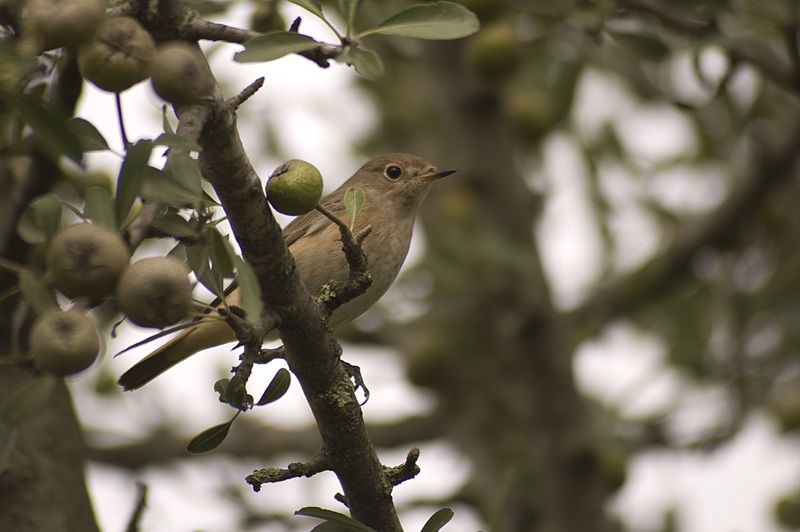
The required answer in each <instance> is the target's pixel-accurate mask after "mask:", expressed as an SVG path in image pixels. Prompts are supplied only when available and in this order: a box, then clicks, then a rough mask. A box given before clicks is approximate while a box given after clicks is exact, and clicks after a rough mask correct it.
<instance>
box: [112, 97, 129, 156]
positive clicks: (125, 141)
mask: <svg viewBox="0 0 800 532" xmlns="http://www.w3.org/2000/svg"><path fill="white" fill-rule="evenodd" d="M114 99H115V101H116V102H117V120H118V121H119V134H120V136H121V137H122V145H123V146H124V147H125V150H126V151H127V150H128V146H130V143H129V142H128V134H127V133H126V132H125V121H124V120H123V119H122V98H121V96H120V93H118V92H115V93H114Z"/></svg>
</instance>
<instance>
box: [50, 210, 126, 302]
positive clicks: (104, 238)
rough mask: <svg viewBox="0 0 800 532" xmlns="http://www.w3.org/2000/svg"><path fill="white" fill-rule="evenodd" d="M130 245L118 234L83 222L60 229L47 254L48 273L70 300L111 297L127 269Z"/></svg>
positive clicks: (94, 299)
mask: <svg viewBox="0 0 800 532" xmlns="http://www.w3.org/2000/svg"><path fill="white" fill-rule="evenodd" d="M129 260H130V252H129V251H128V246H127V245H126V244H125V242H124V241H123V240H122V238H120V237H119V235H117V234H116V233H114V232H112V231H110V230H108V229H105V228H104V227H100V226H99V225H95V224H89V223H81V224H75V225H70V226H67V227H64V228H63V229H61V230H60V231H59V232H58V233H56V235H55V236H54V237H53V241H52V242H51V243H50V248H49V249H48V252H47V270H48V273H49V275H50V279H51V280H52V282H53V284H54V285H55V287H56V288H58V289H59V290H60V291H61V292H63V293H64V295H66V296H68V297H72V298H75V297H85V298H88V299H89V300H91V301H92V302H97V301H100V300H101V299H103V298H104V297H106V296H107V295H109V294H110V293H111V292H112V291H113V290H114V286H115V285H116V283H117V279H118V278H119V275H120V274H121V273H122V270H124V269H125V268H126V267H127V266H128V262H129Z"/></svg>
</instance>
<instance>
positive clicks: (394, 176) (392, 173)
mask: <svg viewBox="0 0 800 532" xmlns="http://www.w3.org/2000/svg"><path fill="white" fill-rule="evenodd" d="M383 175H385V176H386V177H387V178H388V179H389V180H391V181H397V180H398V179H400V178H401V177H403V169H402V168H400V167H399V166H395V165H391V166H387V167H386V170H384V172H383Z"/></svg>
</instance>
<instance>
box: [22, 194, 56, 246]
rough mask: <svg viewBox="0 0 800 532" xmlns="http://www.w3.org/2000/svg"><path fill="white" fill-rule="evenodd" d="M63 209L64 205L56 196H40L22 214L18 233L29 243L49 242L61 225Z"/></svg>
mask: <svg viewBox="0 0 800 532" xmlns="http://www.w3.org/2000/svg"><path fill="white" fill-rule="evenodd" d="M62 210H63V205H62V203H61V202H60V201H59V200H58V198H56V197H55V196H51V195H49V194H48V195H44V196H39V197H38V198H36V199H34V200H33V201H31V203H30V205H28V208H27V209H25V212H24V213H22V216H20V219H19V222H17V234H18V235H19V237H20V238H21V239H22V240H23V241H25V242H27V243H28V244H41V243H43V242H47V241H48V240H50V238H52V237H53V235H54V234H56V232H58V230H59V228H60V227H61V213H62Z"/></svg>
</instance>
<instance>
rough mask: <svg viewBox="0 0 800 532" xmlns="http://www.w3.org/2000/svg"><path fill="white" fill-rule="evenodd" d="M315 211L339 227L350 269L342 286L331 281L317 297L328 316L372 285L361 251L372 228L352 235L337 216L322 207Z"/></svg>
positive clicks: (343, 249) (317, 207)
mask: <svg viewBox="0 0 800 532" xmlns="http://www.w3.org/2000/svg"><path fill="white" fill-rule="evenodd" d="M316 209H317V211H319V212H320V213H322V214H323V215H324V216H325V217H326V218H328V219H329V220H331V221H332V222H333V223H335V224H336V225H337V226H338V227H339V233H341V235H342V251H343V252H344V256H345V258H346V259H347V264H348V266H349V267H350V274H349V276H348V278H347V282H346V283H345V284H344V285H342V284H341V283H337V282H334V281H331V282H330V283H328V284H327V285H325V286H324V287H323V289H322V292H321V293H320V295H319V296H317V301H318V302H319V303H321V304H322V305H324V307H325V309H326V311H327V312H328V314H331V313H332V312H333V311H334V310H336V309H337V308H339V307H340V306H342V305H344V304H345V303H347V302H348V301H351V300H352V299H354V298H356V297H358V296H360V295H361V294H363V293H364V292H366V291H367V289H368V288H369V287H370V285H371V284H372V276H371V275H370V273H369V271H368V270H367V266H368V261H367V256H366V254H364V251H363V250H362V249H361V244H362V243H363V242H364V239H365V238H367V237H368V236H369V234H370V233H371V232H372V226H370V225H368V226H366V227H365V228H364V229H362V230H361V231H359V232H358V233H356V234H355V235H353V232H352V231H350V228H349V227H348V226H347V224H346V223H345V222H344V221H343V220H342V219H340V218H339V217H338V216H336V215H335V214H333V213H332V212H330V211H329V210H328V209H326V208H325V207H323V206H322V205H317V206H316Z"/></svg>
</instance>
